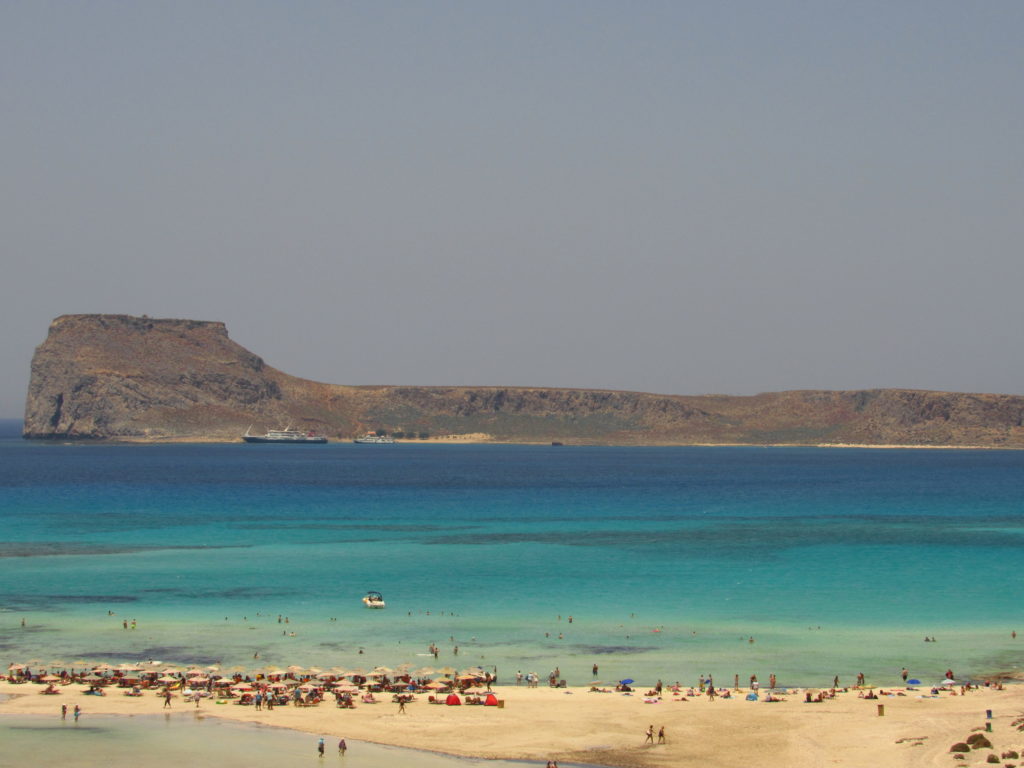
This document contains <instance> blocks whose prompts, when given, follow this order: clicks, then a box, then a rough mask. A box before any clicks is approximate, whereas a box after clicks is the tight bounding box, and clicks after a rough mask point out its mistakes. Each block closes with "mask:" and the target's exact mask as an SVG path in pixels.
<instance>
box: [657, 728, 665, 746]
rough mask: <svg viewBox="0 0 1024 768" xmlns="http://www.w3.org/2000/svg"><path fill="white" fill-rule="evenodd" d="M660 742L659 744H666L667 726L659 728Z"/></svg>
mask: <svg viewBox="0 0 1024 768" xmlns="http://www.w3.org/2000/svg"><path fill="white" fill-rule="evenodd" d="M658 743H659V744H664V743H665V726H664V725H663V726H661V728H659V729H658Z"/></svg>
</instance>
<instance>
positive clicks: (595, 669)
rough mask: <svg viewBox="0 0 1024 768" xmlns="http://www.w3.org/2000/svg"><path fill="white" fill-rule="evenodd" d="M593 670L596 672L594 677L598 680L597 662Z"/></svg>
mask: <svg viewBox="0 0 1024 768" xmlns="http://www.w3.org/2000/svg"><path fill="white" fill-rule="evenodd" d="M591 671H592V672H593V673H594V679H595V680H597V664H595V665H594V668H593V669H592V670H591Z"/></svg>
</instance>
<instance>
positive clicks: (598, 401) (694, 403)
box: [24, 315, 1024, 448]
mask: <svg viewBox="0 0 1024 768" xmlns="http://www.w3.org/2000/svg"><path fill="white" fill-rule="evenodd" d="M250 424H253V425H254V431H263V430H265V429H268V428H278V427H283V426H285V425H288V424H291V425H293V426H296V427H300V428H304V429H315V430H318V431H320V432H322V433H323V434H326V435H328V436H329V437H334V438H346V437H351V436H353V435H355V434H359V433H362V432H365V431H367V430H371V429H385V430H388V431H389V432H407V433H408V432H416V433H422V432H426V433H429V434H431V435H434V436H441V435H456V434H467V433H485V434H487V435H489V436H491V438H492V439H493V440H496V441H512V442H548V441H552V440H558V441H562V442H566V443H595V444H601V443H618V444H652V445H654V444H657V445H673V444H695V443H739V444H754V445H763V444H801V445H815V444H821V443H833V444H838V443H862V444H899V445H980V446H992V447H1014V448H1018V447H1024V426H1022V425H1024V397H1017V396H1012V395H987V394H962V393H949V392H922V391H910V390H867V391H863V390H862V391H848V392H845V391H797V392H778V393H770V394H761V395H755V396H752V397H727V396H722V395H705V396H692V397H691V396H677V395H652V394H644V393H637V392H616V391H603V390H584V389H543V388H523V387H518V388H509V387H348V386H342V385H332V384H322V383H319V382H313V381H307V380H305V379H299V378H296V377H294V376H289V375H288V374H286V373H283V372H281V371H278V370H276V369H275V368H272V367H270V366H268V365H266V364H265V363H264V362H263V360H262V359H261V358H260V357H258V356H256V355H254V354H253V353H251V352H249V351H248V350H246V349H244V348H242V347H241V346H239V345H238V344H235V343H234V342H233V341H231V339H230V338H228V334H227V329H226V328H225V327H224V324H223V323H217V322H201V321H194V320H166V319H163V320H157V319H152V318H148V317H129V316H126V315H64V316H62V317H58V318H57V319H56V320H54V321H53V323H52V324H51V325H50V331H49V334H48V336H47V338H46V341H44V342H43V343H42V344H41V345H40V346H39V347H38V348H37V349H36V353H35V356H34V358H33V360H32V378H31V382H30V384H29V392H28V400H27V403H26V406H25V427H24V435H25V437H29V438H60V439H135V440H138V439H143V440H145V439H150V440H168V439H177V440H237V439H238V438H239V436H240V435H241V433H242V432H244V431H245V429H246V428H247V427H248V426H249V425H250Z"/></svg>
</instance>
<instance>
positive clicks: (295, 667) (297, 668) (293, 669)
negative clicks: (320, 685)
mask: <svg viewBox="0 0 1024 768" xmlns="http://www.w3.org/2000/svg"><path fill="white" fill-rule="evenodd" d="M302 670H303V667H300V666H299V665H298V664H292V665H291V666H290V667H288V671H289V672H295V673H299V672H302Z"/></svg>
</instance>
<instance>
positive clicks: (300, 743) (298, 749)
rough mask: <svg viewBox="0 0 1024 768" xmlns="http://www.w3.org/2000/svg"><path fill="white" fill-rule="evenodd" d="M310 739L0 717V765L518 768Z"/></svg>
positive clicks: (225, 726)
mask: <svg viewBox="0 0 1024 768" xmlns="http://www.w3.org/2000/svg"><path fill="white" fill-rule="evenodd" d="M318 738H319V737H318V736H317V735H315V734H308V733H299V732H296V731H288V730H284V729H281V728H271V727H265V726H259V725H247V724H241V723H231V722H227V721H224V720H218V719H217V718H207V717H195V716H194V715H192V714H191V713H189V714H176V715H137V716H130V717H117V716H104V715H89V714H88V713H86V714H85V715H84V716H83V717H82V718H81V720H79V722H77V723H75V722H74V721H73V719H72V718H70V717H69V718H68V719H67V720H61V719H60V717H59V716H54V717H52V718H48V717H41V716H30V715H2V716H0V744H3V748H2V749H0V768H8V766H9V767H10V768H23V767H24V766H27V765H48V766H50V765H52V766H75V768H108V766H112V765H141V764H144V765H146V766H147V767H148V768H180V766H190V765H216V766H219V768H250V766H253V765H280V766H301V765H309V766H314V767H317V768H323V766H344V768H393V767H394V766H398V765H400V766H408V767H409V768H484V767H485V766H486V768H522V766H523V765H524V763H521V762H512V761H507V760H472V759H463V758H455V757H448V756H446V755H438V754H432V753H429V752H415V751H413V750H409V749H399V748H397V747H385V746H378V745H376V744H368V743H366V742H360V741H353V740H352V739H346V740H345V741H346V746H347V747H348V749H347V750H346V752H345V754H344V756H342V755H339V754H338V738H339V737H338V736H337V735H335V734H325V750H324V757H323V758H322V759H321V758H320V757H319V756H318V754H317V741H318Z"/></svg>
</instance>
